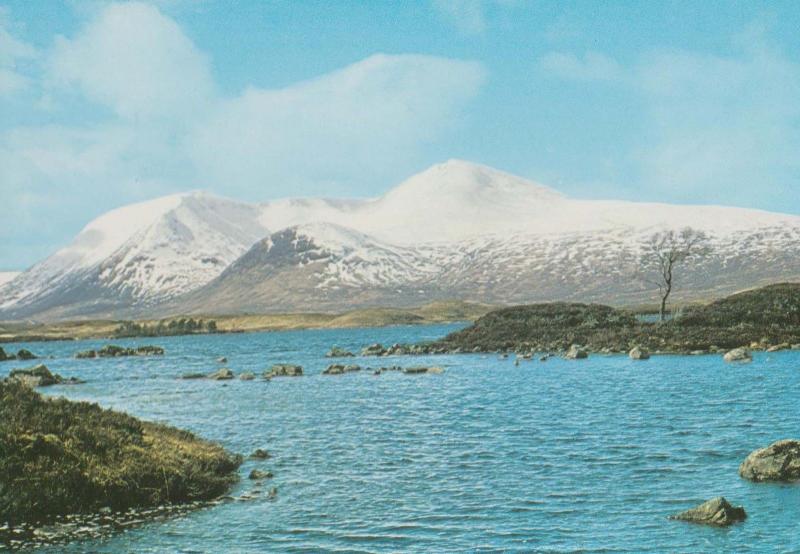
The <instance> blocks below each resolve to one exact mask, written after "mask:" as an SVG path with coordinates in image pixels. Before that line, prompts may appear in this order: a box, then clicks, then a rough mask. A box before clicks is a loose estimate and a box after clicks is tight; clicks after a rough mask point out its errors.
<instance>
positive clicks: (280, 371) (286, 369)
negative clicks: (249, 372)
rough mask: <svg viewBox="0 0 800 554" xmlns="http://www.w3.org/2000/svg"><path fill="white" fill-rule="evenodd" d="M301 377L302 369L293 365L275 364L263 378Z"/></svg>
mask: <svg viewBox="0 0 800 554" xmlns="http://www.w3.org/2000/svg"><path fill="white" fill-rule="evenodd" d="M301 375H303V367H302V366H299V365H294V364H275V365H273V366H272V367H271V368H270V369H269V371H265V372H264V377H266V378H268V379H271V378H273V377H300V376H301Z"/></svg>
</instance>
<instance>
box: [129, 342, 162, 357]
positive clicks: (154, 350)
mask: <svg viewBox="0 0 800 554" xmlns="http://www.w3.org/2000/svg"><path fill="white" fill-rule="evenodd" d="M134 355H135V356H163V355H164V349H163V348H161V347H160V346H152V345H146V346H139V347H137V348H136V351H135V354H134Z"/></svg>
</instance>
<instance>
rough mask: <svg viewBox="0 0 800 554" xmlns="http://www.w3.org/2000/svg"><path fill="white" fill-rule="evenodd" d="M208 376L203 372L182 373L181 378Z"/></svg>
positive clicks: (202, 377) (203, 377)
mask: <svg viewBox="0 0 800 554" xmlns="http://www.w3.org/2000/svg"><path fill="white" fill-rule="evenodd" d="M206 377H208V375H206V374H205V373H184V374H183V375H181V379H205V378H206Z"/></svg>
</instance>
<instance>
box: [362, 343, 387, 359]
mask: <svg viewBox="0 0 800 554" xmlns="http://www.w3.org/2000/svg"><path fill="white" fill-rule="evenodd" d="M385 354H386V349H385V348H384V347H383V345H382V344H380V343H377V342H376V343H375V344H370V345H369V346H365V347H364V348H362V349H361V355H362V356H383V355H385Z"/></svg>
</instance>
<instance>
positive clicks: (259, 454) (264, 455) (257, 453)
mask: <svg viewBox="0 0 800 554" xmlns="http://www.w3.org/2000/svg"><path fill="white" fill-rule="evenodd" d="M250 457H251V458H252V459H254V460H268V459H269V458H271V456H270V454H269V452H267V451H266V450H264V449H263V448H256V449H255V450H254V451H253V453H252V454H250Z"/></svg>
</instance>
